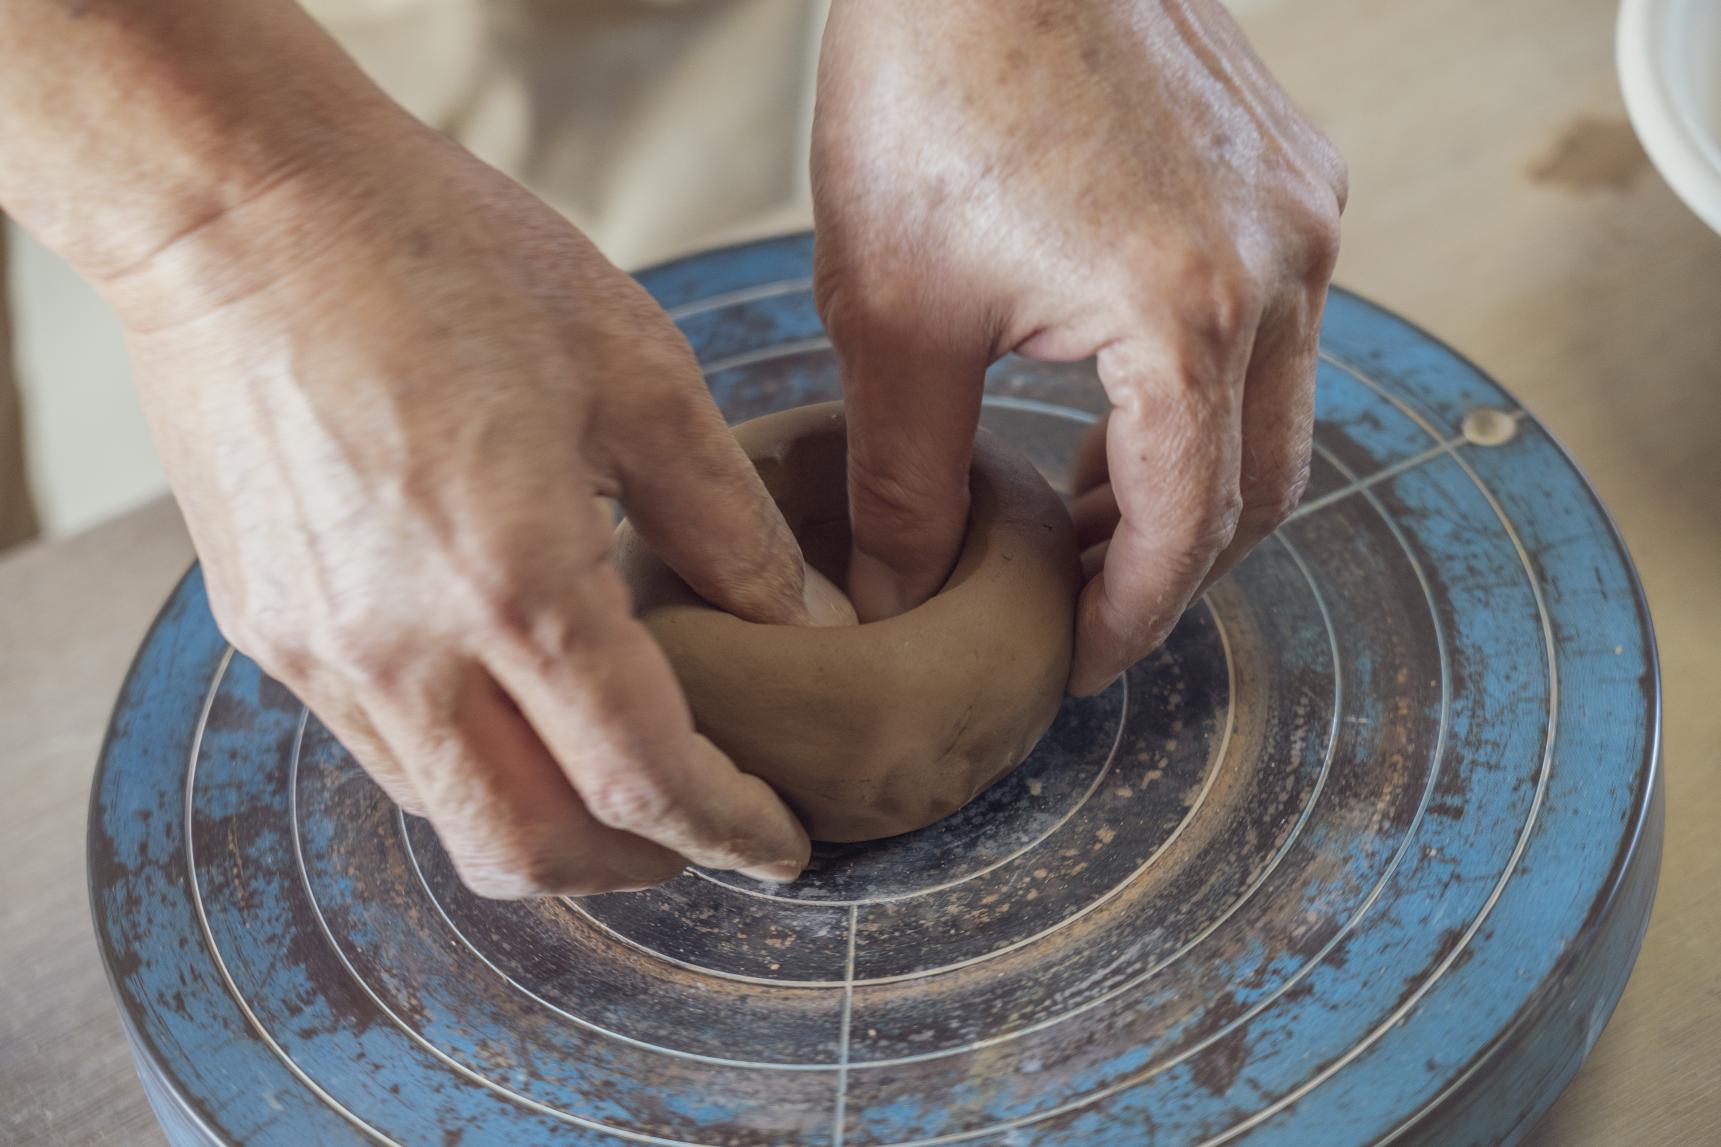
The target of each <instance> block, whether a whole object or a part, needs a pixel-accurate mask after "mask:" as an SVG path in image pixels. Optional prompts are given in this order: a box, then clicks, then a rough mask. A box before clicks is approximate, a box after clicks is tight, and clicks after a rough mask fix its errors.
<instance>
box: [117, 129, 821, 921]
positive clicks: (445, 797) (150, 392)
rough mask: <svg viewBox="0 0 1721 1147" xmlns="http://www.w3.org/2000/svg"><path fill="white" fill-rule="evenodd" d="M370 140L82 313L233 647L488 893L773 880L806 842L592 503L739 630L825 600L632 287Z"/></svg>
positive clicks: (533, 206) (435, 170)
mask: <svg viewBox="0 0 1721 1147" xmlns="http://www.w3.org/2000/svg"><path fill="white" fill-rule="evenodd" d="M385 118H386V117H385ZM348 130H349V131H357V130H362V129H361V128H358V127H351V126H350V125H349V128H348ZM376 135H377V141H376V142H375V144H374V146H371V147H368V148H362V149H356V150H354V151H353V154H351V155H349V156H348V157H347V158H343V159H341V160H340V163H341V165H342V166H341V168H340V169H339V170H332V171H330V170H322V169H314V170H308V171H307V170H299V171H294V172H289V173H287V174H286V175H284V176H283V178H281V179H279V180H277V181H275V182H273V183H272V184H271V185H269V186H267V187H265V188H262V189H261V190H260V191H259V192H258V193H257V194H256V195H254V196H250V197H248V198H247V199H246V200H245V201H244V203H243V205H242V206H240V207H238V208H236V209H235V210H233V211H232V212H229V213H227V214H225V215H223V216H222V217H220V218H217V219H215V220H212V221H210V222H208V223H206V224H205V225H204V226H202V227H200V228H198V229H197V230H195V231H194V232H192V233H190V234H188V235H186V236H183V237H181V238H179V239H177V240H176V241H174V242H172V243H170V244H168V245H167V246H166V247H165V248H163V249H162V250H161V251H160V252H159V254H157V255H156V256H155V257H154V258H152V259H151V260H149V261H148V262H147V263H144V264H142V265H140V266H138V267H136V268H134V269H132V270H129V271H127V272H125V273H124V274H121V275H118V276H116V277H114V278H112V279H110V280H109V281H106V282H104V283H103V284H102V287H103V289H104V292H105V293H106V294H107V295H108V297H109V298H110V299H111V300H112V301H114V302H115V304H116V306H117V307H118V309H119V310H120V313H121V316H122V318H123V319H124V320H125V322H126V325H127V328H128V343H129V346H130V350H131V354H132V357H133V363H134V366H135V370H136V374H137V376H138V380H139V385H140V391H141V393H142V395H143V398H144V402H145V406H146V410H147V412H148V415H149V418H150V421H151V423H152V428H153V430H154V433H155V435H156V438H157V442H158V445H159V447H160V450H161V453H162V456H163V460H164V462H165V464H166V467H167V470H168V473H169V476H170V478H171V480H172V484H173V488H174V491H175V493H176V494H177V496H178V498H179V501H180V505H181V507H182V508H183V510H184V512H185V515H186V518H187V521H188V523H189V525H190V527H191V532H192V536H193V539H194V541H195V543H196V546H197V550H198V553H199V555H200V556H201V558H202V561H203V567H204V574H205V577H206V579H207V582H208V587H209V593H210V601H211V605H212V606H213V608H214V611H215V614H216V617H217V619H218V620H219V622H220V624H221V627H222V630H223V632H224V633H226V635H227V636H228V637H229V638H230V639H231V640H232V642H233V643H234V645H235V646H236V647H237V648H238V649H240V650H241V651H243V652H245V653H246V654H248V655H250V656H251V657H253V658H255V659H256V660H257V661H258V663H259V664H260V665H261V666H262V667H263V668H264V669H265V670H266V671H268V672H269V673H270V674H271V675H273V676H275V677H277V678H279V679H280V680H282V681H283V682H285V683H286V684H288V685H289V686H290V687H291V688H293V689H294V690H295V691H296V692H297V693H298V695H299V696H300V697H301V698H302V699H303V700H304V701H305V702H306V703H307V704H308V705H309V706H310V707H311V709H312V710H313V711H314V712H316V714H317V715H318V717H319V718H321V719H322V720H323V721H324V722H325V723H326V724H327V725H328V726H329V728H330V729H331V730H332V731H333V732H334V733H335V734H336V735H337V736H338V737H339V738H340V739H341V741H342V742H343V743H344V744H345V745H346V746H347V747H348V748H349V749H350V750H351V751H352V752H353V754H354V755H355V756H356V757H357V759H358V760H359V761H360V763H362V764H363V765H364V767H365V768H366V770H367V771H368V772H369V773H370V774H371V776H372V777H374V778H375V779H376V780H377V781H378V783H380V784H381V785H382V787H383V788H384V789H386V790H387V791H388V793H389V794H390V795H391V796H393V797H394V798H395V799H396V800H397V801H399V802H400V803H401V804H402V805H403V806H405V807H406V808H407V809H409V810H411V811H414V812H419V813H422V814H424V815H427V816H428V817H429V818H430V820H431V821H432V822H433V823H434V825H435V827H436V829H437V831H438V833H439V835H440V837H441V839H442V841H443V843H444V845H445V846H446V847H447V849H448V851H449V853H450V855H451V856H452V858H453V859H454V861H455V863H456V865H457V867H458V868H459V871H460V873H461V875H462V876H463V878H464V879H465V880H466V882H467V883H468V884H469V885H470V886H471V887H473V888H474V889H475V890H477V891H479V892H481V893H484V894H486V895H490V896H500V897H514V896H526V895H536V894H549V893H565V894H584V893H592V892H599V891H605V890H611V889H618V888H637V887H641V886H645V885H649V884H653V883H656V882H658V881H661V880H664V879H667V878H668V877H670V876H672V875H674V874H675V873H677V872H679V871H680V870H681V869H682V867H683V866H684V864H685V863H686V862H687V861H693V862H695V863H698V864H703V865H708V866H712V867H717V868H734V869H741V870H743V871H746V872H749V873H750V874H753V875H756V876H759V877H761V878H766V879H779V880H781V879H789V878H792V877H793V876H794V875H795V874H796V873H798V872H799V870H800V868H801V867H802V865H803V864H804V863H805V861H806V859H807V855H808V841H807V837H806V834H805V832H804V831H803V830H802V829H801V826H800V825H799V824H798V823H797V822H796V820H795V818H794V817H793V816H792V815H791V814H790V812H789V810H788V809H787V808H786V807H785V806H784V805H783V803H782V802H781V801H780V800H779V799H778V798H777V797H776V795H775V794H774V793H773V792H772V791H771V789H770V788H769V787H768V786H767V785H766V784H765V783H764V782H762V781H760V780H758V779H757V778H755V777H751V776H747V775H744V774H742V773H740V772H739V771H737V769H736V768H735V766H734V765H733V764H732V763H731V762H730V761H729V760H728V758H727V757H725V756H724V755H723V754H722V753H721V752H720V751H719V750H717V749H716V748H715V747H714V746H713V745H712V744H711V743H710V742H709V741H707V740H706V739H705V738H703V737H700V736H698V735H696V734H695V733H694V730H693V727H692V723H691V720H690V717H689V714H688V710H687V706H686V703H685V702H684V700H683V698H682V696H681V693H680V690H679V688H678V686H677V684H676V681H675V678H674V676H673V674H672V672H671V670H670V667H669V665H668V664H667V662H666V661H665V659H664V657H663V655H662V654H661V652H660V651H659V650H658V648H657V646H656V645H655V644H654V643H653V642H652V640H651V638H650V637H649V635H648V634H647V633H646V631H645V629H644V628H643V627H642V626H641V625H640V624H639V623H638V622H637V621H635V620H634V619H633V617H632V616H631V615H630V611H629V600H628V595H627V591H626V589H625V587H624V586H623V585H622V583H621V581H620V579H619V577H618V575H617V573H616V571H615V569H614V568H613V567H612V565H611V563H610V561H609V559H608V551H609V548H610V544H611V537H612V532H613V522H612V519H611V516H610V512H609V510H608V508H607V506H606V504H605V503H604V502H603V501H601V498H602V497H604V496H608V497H613V498H615V499H617V500H619V501H620V502H621V503H622V505H623V506H624V507H625V508H626V509H627V511H628V513H629V516H630V518H631V520H632V522H633V524H634V525H635V526H636V527H637V528H638V530H639V532H640V533H641V534H642V535H643V536H644V537H645V538H646V539H647V540H648V541H649V542H650V544H651V545H652V546H653V547H654V549H655V550H656V551H657V552H658V553H659V554H660V555H661V556H662V557H663V558H664V559H665V561H667V562H668V563H669V564H670V565H671V566H673V567H674V568H675V569H676V571H677V572H678V573H679V574H681V576H682V577H683V578H684V579H685V580H686V581H688V583H689V584H691V585H692V586H694V587H695V588H696V589H697V590H698V591H699V592H700V593H702V594H703V595H704V596H705V597H707V598H708V599H709V600H711V601H712V602H713V603H715V604H718V605H721V606H722V607H724V608H727V609H729V610H731V611H732V612H734V613H737V614H739V615H741V616H743V617H746V618H749V619H751V620H755V621H769V622H778V623H799V624H806V623H814V622H817V623H826V622H838V621H842V620H844V619H845V618H844V616H843V611H844V610H845V609H847V605H846V602H844V601H843V600H842V597H841V595H840V593H838V592H837V591H836V590H835V589H834V588H833V587H831V586H830V585H829V583H826V582H823V581H822V579H819V578H817V575H812V576H811V577H809V575H808V571H806V569H805V568H804V565H803V562H802V559H801V555H800V551H799V548H798V546H797V545H796V543H795V541H794V538H793V536H792V535H791V534H790V533H789V531H788V528H787V526H786V525H785V523H784V522H783V519H782V517H781V516H780V514H779V513H778V512H777V509H776V507H775V505H774V504H773V503H772V502H771V500H770V498H769V496H768V495H767V494H766V493H765V490H764V488H763V486H762V485H761V483H760V482H759V480H758V475H757V474H756V472H755V471H754V469H753V467H752V465H751V464H750V463H749V462H748V461H747V459H746V457H745V456H744V455H743V454H742V453H741V451H740V449H739V448H738V447H737V446H736V445H735V442H734V439H733V438H732V437H731V435H730V433H729V431H728V430H727V428H726V427H725V426H724V423H723V420H722V418H721V416H720V415H719V414H718V412H717V410H716V408H715V406H714V405H713V403H712V401H711V398H710V395H709V393H708V392H707V390H706V389H705V385H704V381H703V379H702V377H701V374H700V371H699V369H698V367H697V365H696V364H695V362H694V359H693V356H692V353H691V351H690V349H689V348H688V346H687V344H686V342H685V341H684V340H683V339H682V338H681V336H680V334H679V333H678V332H677V331H676V330H675V328H674V326H673V325H672V323H671V322H670V320H669V319H668V317H667V316H666V315H665V314H664V313H663V312H662V310H660V309H659V308H658V307H657V306H656V305H655V304H654V303H653V302H652V300H651V299H650V298H649V297H648V296H647V295H646V293H645V292H644V291H643V290H642V289H641V288H640V287H639V286H638V284H636V283H635V282H634V281H633V280H632V279H631V278H629V277H628V276H627V275H625V274H623V273H622V272H621V271H619V270H617V269H616V268H615V267H614V266H612V265H611V264H610V263H609V262H608V261H607V260H605V259H604V257H603V256H602V255H601V254H599V252H598V251H597V250H596V249H595V248H594V247H593V246H592V245H591V244H590V243H589V242H588V241H587V240H586V239H585V238H584V237H583V236H582V235H580V234H579V233H578V232H576V231H575V230H574V229H573V228H572V227H570V226H569V225H568V224H567V223H565V222H564V221H563V220H562V219H560V218H559V217H558V216H556V215H555V213H554V212H552V211H551V210H550V209H549V208H548V207H546V206H544V205H543V204H542V203H540V202H539V201H538V200H536V199H535V198H533V197H532V196H531V195H529V194H528V193H526V192H525V191H524V190H522V189H521V188H519V187H518V186H516V185H515V184H513V183H512V182H510V181H509V180H507V179H505V178H503V177H502V176H501V175H500V174H498V173H497V172H495V171H493V170H491V169H490V168H488V167H486V166H484V165H483V164H481V163H479V162H478V161H476V160H475V159H473V158H472V157H470V156H469V155H467V154H466V153H465V152H463V151H461V150H460V149H458V148H457V147H455V146H453V145H451V144H449V143H447V142H446V141H444V140H442V139H440V138H439V137H435V136H433V135H432V134H431V133H429V132H425V131H421V130H419V129H417V127H416V126H414V125H405V124H401V125H396V124H393V123H390V124H389V125H388V126H387V127H386V129H379V130H378V131H377V132H376ZM846 620H848V621H850V622H852V621H853V614H852V612H850V613H848V614H847V616H846Z"/></svg>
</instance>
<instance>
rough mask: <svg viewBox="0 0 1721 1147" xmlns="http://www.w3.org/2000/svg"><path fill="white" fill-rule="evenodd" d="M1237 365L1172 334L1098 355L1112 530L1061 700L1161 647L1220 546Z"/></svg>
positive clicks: (1227, 350)
mask: <svg viewBox="0 0 1721 1147" xmlns="http://www.w3.org/2000/svg"><path fill="white" fill-rule="evenodd" d="M1248 329H1250V330H1253V324H1250V325H1249V327H1248ZM1245 353H1246V349H1245V351H1244V352H1242V353H1239V351H1238V349H1237V347H1236V345H1235V344H1234V343H1231V342H1230V341H1229V340H1226V341H1221V340H1217V339H1209V340H1202V339H1200V338H1191V337H1190V336H1189V335H1188V334H1186V333H1184V332H1181V331H1179V332H1172V333H1171V334H1170V335H1169V336H1167V337H1164V338H1162V339H1159V340H1151V341H1150V340H1145V339H1138V340H1135V341H1131V342H1121V343H1117V344H1113V345H1112V346H1109V347H1107V348H1105V349H1104V350H1102V351H1101V352H1100V355H1099V372H1100V381H1101V383H1102V384H1103V385H1104V386H1105V388H1106V393H1107V395H1108V397H1109V398H1110V399H1111V402H1112V406H1113V408H1114V409H1113V410H1112V415H1111V418H1110V420H1109V422H1108V424H1107V431H1106V456H1107V461H1108V469H1109V473H1110V477H1111V486H1112V490H1113V493H1114V495H1115V497H1116V499H1117V503H1118V508H1119V511H1120V519H1119V522H1118V525H1117V527H1116V529H1115V530H1114V531H1113V533H1112V537H1111V542H1110V545H1109V546H1108V547H1107V548H1106V551H1105V558H1104V565H1103V567H1102V568H1101V570H1100V572H1099V573H1098V574H1096V575H1095V576H1094V577H1093V578H1092V579H1091V580H1089V581H1088V583H1087V584H1086V585H1085V586H1084V587H1083V589H1082V595H1081V599H1080V602H1079V604H1078V608H1077V622H1076V657H1075V666H1074V668H1073V670H1072V672H1071V675H1070V692H1072V693H1074V694H1077V695H1086V694H1092V693H1096V692H1098V691H1099V690H1101V689H1103V688H1105V687H1106V686H1107V685H1108V684H1110V683H1111V681H1112V680H1113V679H1115V678H1116V677H1117V676H1118V675H1119V674H1120V673H1122V672H1123V671H1124V670H1125V669H1127V668H1129V666H1131V665H1133V664H1134V663H1135V662H1136V661H1137V660H1139V659H1140V658H1142V657H1143V656H1145V655H1146V654H1147V653H1148V652H1150V651H1151V650H1152V649H1153V648H1154V647H1155V646H1157V645H1158V644H1159V643H1160V642H1162V641H1163V640H1164V639H1165V637H1166V635H1167V634H1168V633H1169V632H1170V631H1171V628H1172V626H1173V625H1175V624H1176V623H1177V619H1178V617H1179V616H1180V615H1181V614H1182V612H1183V610H1184V609H1185V607H1186V606H1187V605H1188V603H1189V601H1190V599H1191V598H1192V597H1193V595H1194V593H1195V591H1196V589H1197V587H1198V586H1199V585H1200V584H1201V580H1202V578H1203V577H1204V576H1205V575H1206V573H1207V571H1208V569H1209V568H1210V567H1211V566H1212V564H1213V559H1214V558H1215V557H1217V556H1218V554H1219V553H1220V551H1221V550H1223V549H1224V547H1225V546H1226V545H1227V544H1228V543H1229V542H1230V540H1231V535H1232V532H1233V530H1234V529H1235V527H1236V521H1237V514H1238V512H1239V505H1240V495H1239V493H1238V488H1237V480H1238V479H1237V475H1238V461H1237V459H1238V448H1239V437H1240V426H1239V418H1240V410H1239V408H1240V405H1241V390H1242V376H1243V371H1244V367H1245V365H1246V359H1245V358H1244V354H1245Z"/></svg>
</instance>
